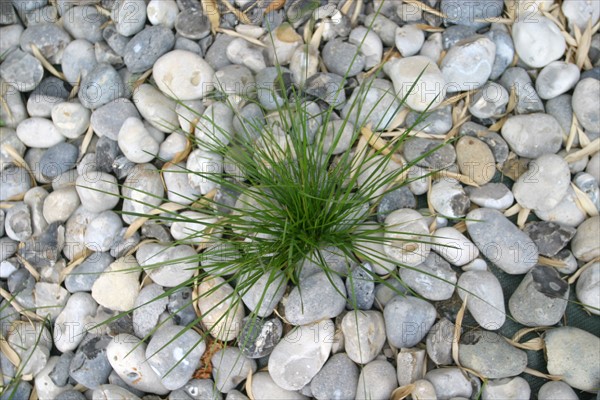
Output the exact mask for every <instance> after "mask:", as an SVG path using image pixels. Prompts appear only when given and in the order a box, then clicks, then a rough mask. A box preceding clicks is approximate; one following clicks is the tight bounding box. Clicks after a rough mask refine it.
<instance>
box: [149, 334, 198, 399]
mask: <svg viewBox="0 0 600 400" xmlns="http://www.w3.org/2000/svg"><path fill="white" fill-rule="evenodd" d="M204 350H206V344H205V343H204V341H203V340H202V337H201V336H200V335H199V334H198V333H196V332H195V331H194V330H193V329H186V328H185V327H183V326H164V327H160V328H158V330H157V331H156V332H154V334H153V335H152V339H151V340H150V342H149V343H148V348H147V349H146V358H147V360H148V364H149V365H150V367H152V369H153V370H154V372H156V374H157V375H158V377H159V379H160V382H161V383H162V385H164V387H165V388H167V389H169V390H176V389H179V388H181V387H182V386H184V385H185V384H186V383H187V382H188V381H189V380H190V379H191V378H192V375H193V374H194V371H195V370H196V368H198V367H199V366H200V357H202V355H203V354H204Z"/></svg>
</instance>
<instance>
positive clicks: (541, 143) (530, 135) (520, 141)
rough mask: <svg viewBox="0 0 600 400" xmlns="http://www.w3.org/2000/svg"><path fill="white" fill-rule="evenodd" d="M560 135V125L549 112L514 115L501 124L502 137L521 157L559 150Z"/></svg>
mask: <svg viewBox="0 0 600 400" xmlns="http://www.w3.org/2000/svg"><path fill="white" fill-rule="evenodd" d="M562 136H563V130H562V128H561V126H560V125H559V123H558V121H557V120H556V118H554V117H553V116H552V115H549V114H543V113H535V114H528V115H514V116H511V117H509V118H508V119H507V120H506V122H505V123H504V125H503V126H502V137H503V138H504V140H506V142H507V143H508V144H509V146H510V147H511V149H512V150H513V151H514V152H515V153H517V155H519V156H521V157H527V158H537V157H540V156H542V155H544V154H549V153H556V152H557V151H558V150H560V147H561V144H562Z"/></svg>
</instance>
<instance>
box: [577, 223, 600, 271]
mask: <svg viewBox="0 0 600 400" xmlns="http://www.w3.org/2000/svg"><path fill="white" fill-rule="evenodd" d="M598 235H600V217H598V216H595V217H592V218H589V219H587V220H585V221H584V222H583V223H582V224H581V225H579V227H578V228H577V233H575V237H573V240H572V242H571V250H572V251H573V255H575V257H577V259H578V260H581V261H583V262H588V261H591V260H593V259H594V258H596V257H598V256H600V244H599V243H598V241H597V240H596V239H597V238H598Z"/></svg>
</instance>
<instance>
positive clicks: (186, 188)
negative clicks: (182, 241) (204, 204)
mask: <svg viewBox="0 0 600 400" xmlns="http://www.w3.org/2000/svg"><path fill="white" fill-rule="evenodd" d="M188 175H189V172H188V170H187V169H186V167H185V165H184V164H183V163H177V164H170V165H168V166H167V167H166V168H165V169H164V172H163V179H164V181H165V186H166V188H167V197H168V198H169V200H170V201H172V202H174V203H179V204H185V205H187V204H191V203H193V202H194V201H196V199H198V198H199V197H200V195H201V192H200V189H197V188H196V187H195V186H192V185H190V179H189V177H188ZM191 234H193V232H191V231H188V232H187V235H191ZM187 235H186V236H187Z"/></svg>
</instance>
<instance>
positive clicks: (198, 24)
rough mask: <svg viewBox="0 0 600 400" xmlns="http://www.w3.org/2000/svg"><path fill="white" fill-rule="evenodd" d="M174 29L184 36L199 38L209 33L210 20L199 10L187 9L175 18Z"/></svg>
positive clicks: (192, 38)
mask: <svg viewBox="0 0 600 400" xmlns="http://www.w3.org/2000/svg"><path fill="white" fill-rule="evenodd" d="M209 12H210V11H209ZM175 30H176V31H177V33H178V34H179V35H181V36H182V37H184V38H187V39H191V40H199V39H202V38H205V37H206V36H208V35H209V34H210V20H209V19H208V17H207V16H206V15H204V13H203V12H202V11H201V10H188V11H186V12H181V13H179V14H178V15H177V17H176V18H175Z"/></svg>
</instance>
